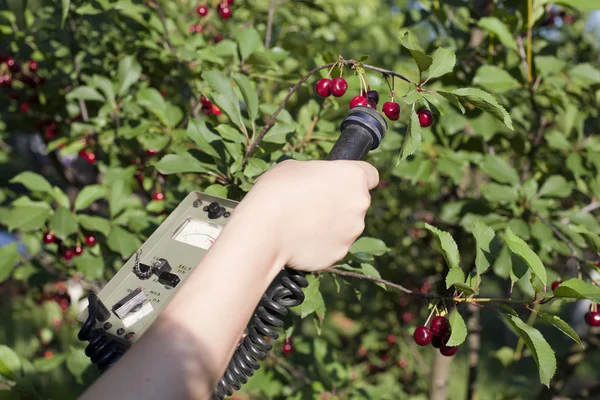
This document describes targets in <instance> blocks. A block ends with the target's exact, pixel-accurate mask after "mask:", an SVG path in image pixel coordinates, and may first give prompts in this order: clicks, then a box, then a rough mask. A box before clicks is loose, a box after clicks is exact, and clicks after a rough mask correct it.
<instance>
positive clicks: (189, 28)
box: [188, 24, 196, 33]
mask: <svg viewBox="0 0 600 400" xmlns="http://www.w3.org/2000/svg"><path fill="white" fill-rule="evenodd" d="M188 32H189V33H194V32H196V25H194V24H192V25H190V26H188Z"/></svg>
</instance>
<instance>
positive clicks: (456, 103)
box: [437, 90, 465, 114]
mask: <svg viewBox="0 0 600 400" xmlns="http://www.w3.org/2000/svg"><path fill="white" fill-rule="evenodd" d="M437 93H438V94H439V95H440V96H443V97H444V98H445V99H446V100H448V101H449V102H450V103H451V104H452V105H453V106H455V107H456V108H458V109H459V110H460V112H462V113H463V114H464V113H465V107H464V106H463V105H462V103H461V102H460V100H458V97H456V96H455V95H453V94H452V93H450V92H444V91H442V90H439V91H438V92H437Z"/></svg>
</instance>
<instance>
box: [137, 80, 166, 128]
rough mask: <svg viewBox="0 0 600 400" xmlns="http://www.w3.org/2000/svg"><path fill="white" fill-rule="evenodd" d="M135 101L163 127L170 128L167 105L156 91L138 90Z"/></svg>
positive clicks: (148, 89) (152, 89) (151, 89)
mask: <svg viewBox="0 0 600 400" xmlns="http://www.w3.org/2000/svg"><path fill="white" fill-rule="evenodd" d="M137 101H138V103H139V104H140V105H141V106H142V107H144V108H146V109H147V110H148V111H150V112H151V113H152V114H154V115H155V116H156V117H157V118H158V120H159V121H160V122H161V123H162V124H163V125H164V126H169V127H170V124H169V118H168V116H167V104H166V103H165V99H164V98H163V97H162V95H161V94H160V92H159V91H158V90H156V89H154V88H145V89H142V90H140V91H139V92H138V93H137Z"/></svg>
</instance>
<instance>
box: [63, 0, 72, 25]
mask: <svg viewBox="0 0 600 400" xmlns="http://www.w3.org/2000/svg"><path fill="white" fill-rule="evenodd" d="M70 5H71V0H62V18H61V20H60V26H61V27H63V26H65V21H66V20H67V15H69V6H70Z"/></svg>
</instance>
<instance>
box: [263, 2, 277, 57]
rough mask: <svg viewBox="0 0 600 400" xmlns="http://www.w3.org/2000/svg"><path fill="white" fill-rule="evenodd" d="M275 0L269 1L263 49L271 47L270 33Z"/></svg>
mask: <svg viewBox="0 0 600 400" xmlns="http://www.w3.org/2000/svg"><path fill="white" fill-rule="evenodd" d="M276 7H277V6H276V5H275V0H270V1H269V15H268V17H267V33H266V34H265V49H267V50H269V47H271V34H272V31H273V17H274V16H275V8H276Z"/></svg>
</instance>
